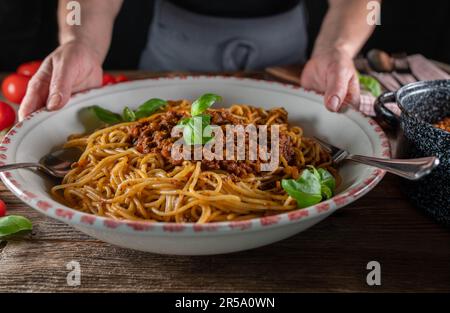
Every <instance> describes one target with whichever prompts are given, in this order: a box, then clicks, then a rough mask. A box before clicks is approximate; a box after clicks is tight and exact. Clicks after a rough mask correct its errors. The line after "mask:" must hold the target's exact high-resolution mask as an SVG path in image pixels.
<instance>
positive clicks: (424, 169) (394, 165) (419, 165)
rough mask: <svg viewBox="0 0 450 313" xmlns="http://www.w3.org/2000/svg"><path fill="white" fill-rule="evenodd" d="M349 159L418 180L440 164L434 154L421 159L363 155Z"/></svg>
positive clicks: (352, 156)
mask: <svg viewBox="0 0 450 313" xmlns="http://www.w3.org/2000/svg"><path fill="white" fill-rule="evenodd" d="M347 160H351V161H354V162H358V163H362V164H366V165H371V166H374V167H377V168H381V169H383V170H385V171H387V172H390V173H393V174H396V175H398V176H401V177H404V178H407V179H410V180H418V179H420V178H422V177H423V176H425V175H427V174H429V173H430V172H431V171H432V170H433V169H434V168H435V167H436V166H438V165H439V159H438V158H437V157H434V156H433V157H426V158H419V159H405V160H402V159H380V158H373V157H367V156H362V155H349V156H348V157H347Z"/></svg>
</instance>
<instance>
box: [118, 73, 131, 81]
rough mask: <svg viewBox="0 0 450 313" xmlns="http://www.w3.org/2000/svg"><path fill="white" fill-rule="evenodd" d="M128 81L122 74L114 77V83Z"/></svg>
mask: <svg viewBox="0 0 450 313" xmlns="http://www.w3.org/2000/svg"><path fill="white" fill-rule="evenodd" d="M128 80H129V79H128V77H126V76H125V75H124V74H119V75H117V76H116V83H123V82H127V81H128Z"/></svg>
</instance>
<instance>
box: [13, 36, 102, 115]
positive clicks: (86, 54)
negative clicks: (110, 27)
mask: <svg viewBox="0 0 450 313" xmlns="http://www.w3.org/2000/svg"><path fill="white" fill-rule="evenodd" d="M102 73H103V71H102V61H101V57H100V56H99V55H98V54H97V52H96V51H95V50H93V49H92V48H91V47H89V45H88V44H86V43H84V42H82V41H78V40H74V41H69V42H67V43H65V44H63V45H61V46H59V47H58V48H57V49H56V50H55V51H53V52H52V53H51V54H50V55H49V56H48V57H47V58H46V59H45V60H44V62H43V63H42V65H41V67H40V68H39V71H38V72H37V73H36V74H35V75H34V76H33V78H32V79H31V80H30V82H29V84H28V88H27V92H26V95H25V97H24V99H23V100H22V103H21V105H20V109H19V120H23V119H24V118H25V117H26V116H27V115H29V114H30V113H32V112H34V111H36V110H38V109H40V108H42V107H44V106H46V107H47V109H48V110H50V111H52V110H58V109H60V108H62V107H63V106H64V105H65V104H66V103H67V102H68V101H69V98H70V96H71V95H72V94H73V93H75V92H78V91H82V90H87V89H91V88H95V87H99V86H101V84H102Z"/></svg>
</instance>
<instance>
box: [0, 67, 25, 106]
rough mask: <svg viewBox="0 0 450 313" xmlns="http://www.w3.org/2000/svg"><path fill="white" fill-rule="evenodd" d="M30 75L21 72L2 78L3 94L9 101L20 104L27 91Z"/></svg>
mask: <svg viewBox="0 0 450 313" xmlns="http://www.w3.org/2000/svg"><path fill="white" fill-rule="evenodd" d="M29 81H30V77H28V76H25V75H22V74H11V75H9V76H8V77H6V78H5V79H4V80H3V83H2V92H3V96H5V98H6V99H8V100H9V101H11V102H13V103H16V104H20V102H22V99H23V97H24V96H25V93H26V91H27V85H28V82H29Z"/></svg>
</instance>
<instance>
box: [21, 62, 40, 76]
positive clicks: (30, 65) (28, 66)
mask: <svg viewBox="0 0 450 313" xmlns="http://www.w3.org/2000/svg"><path fill="white" fill-rule="evenodd" d="M41 64H42V61H31V62H27V63H24V64H22V65H20V66H19V67H18V68H17V74H22V75H25V76H29V77H31V76H33V75H34V74H36V72H37V71H38V70H39V67H40V66H41Z"/></svg>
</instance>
